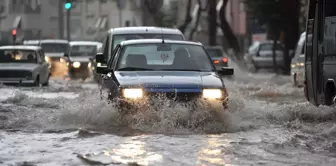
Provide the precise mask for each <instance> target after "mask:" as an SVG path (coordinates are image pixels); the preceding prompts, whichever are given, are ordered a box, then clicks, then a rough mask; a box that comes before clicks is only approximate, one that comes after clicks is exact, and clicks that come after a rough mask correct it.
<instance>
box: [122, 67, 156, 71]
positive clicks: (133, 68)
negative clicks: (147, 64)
mask: <svg viewBox="0 0 336 166" xmlns="http://www.w3.org/2000/svg"><path fill="white" fill-rule="evenodd" d="M118 70H119V71H149V70H153V69H146V68H139V67H124V68H120V69H118Z"/></svg>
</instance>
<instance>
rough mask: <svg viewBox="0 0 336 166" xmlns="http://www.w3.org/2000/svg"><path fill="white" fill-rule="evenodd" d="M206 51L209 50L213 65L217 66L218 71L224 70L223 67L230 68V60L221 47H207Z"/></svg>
mask: <svg viewBox="0 0 336 166" xmlns="http://www.w3.org/2000/svg"><path fill="white" fill-rule="evenodd" d="M205 49H206V50H207V52H208V54H209V56H210V58H211V60H212V63H213V64H214V65H215V67H216V70H222V67H228V66H229V62H228V61H229V59H228V57H227V55H226V54H225V52H224V51H223V48H222V47H221V46H207V47H205Z"/></svg>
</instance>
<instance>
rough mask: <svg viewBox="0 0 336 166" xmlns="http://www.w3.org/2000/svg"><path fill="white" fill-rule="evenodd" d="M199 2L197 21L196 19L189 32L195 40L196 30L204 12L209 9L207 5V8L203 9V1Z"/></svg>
mask: <svg viewBox="0 0 336 166" xmlns="http://www.w3.org/2000/svg"><path fill="white" fill-rule="evenodd" d="M197 4H198V9H197V15H196V21H195V24H194V26H193V27H192V29H191V32H190V34H189V40H193V37H194V33H195V32H196V30H197V28H198V25H199V22H200V19H201V15H202V12H203V11H205V10H206V9H207V7H206V8H205V9H202V2H201V0H197Z"/></svg>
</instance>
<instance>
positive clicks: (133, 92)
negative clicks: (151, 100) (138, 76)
mask: <svg viewBox="0 0 336 166" xmlns="http://www.w3.org/2000/svg"><path fill="white" fill-rule="evenodd" d="M122 95H123V97H125V98H131V99H136V98H141V97H142V96H143V90H142V89H140V88H137V89H123V90H122Z"/></svg>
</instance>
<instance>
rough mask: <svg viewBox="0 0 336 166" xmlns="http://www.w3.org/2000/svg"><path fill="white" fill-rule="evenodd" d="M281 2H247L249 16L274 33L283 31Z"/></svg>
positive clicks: (265, 0) (253, 0)
mask: <svg viewBox="0 0 336 166" xmlns="http://www.w3.org/2000/svg"><path fill="white" fill-rule="evenodd" d="M280 1H281V0H245V4H246V7H247V12H248V14H249V15H250V16H251V17H252V19H254V20H257V21H258V23H259V24H260V25H266V26H267V27H268V28H270V29H271V30H273V31H280V30H281V29H283V27H282V25H283V24H284V17H283V14H282V9H281V4H280V3H281V2H280Z"/></svg>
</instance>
